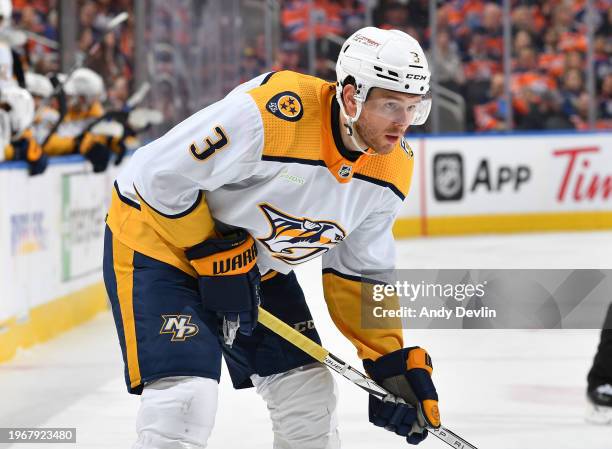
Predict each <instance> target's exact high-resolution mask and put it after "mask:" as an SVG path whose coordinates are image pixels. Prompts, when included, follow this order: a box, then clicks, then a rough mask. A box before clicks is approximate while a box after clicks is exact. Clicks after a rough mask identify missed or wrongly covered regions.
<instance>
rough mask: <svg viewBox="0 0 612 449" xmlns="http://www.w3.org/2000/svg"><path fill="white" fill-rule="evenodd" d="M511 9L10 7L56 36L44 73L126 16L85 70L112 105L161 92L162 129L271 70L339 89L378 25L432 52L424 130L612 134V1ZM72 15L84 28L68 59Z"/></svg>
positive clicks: (42, 0) (32, 62)
mask: <svg viewBox="0 0 612 449" xmlns="http://www.w3.org/2000/svg"><path fill="white" fill-rule="evenodd" d="M71 3H72V4H74V6H75V7H74V9H71V10H67V8H66V5H70V4H71ZM589 3H590V5H591V7H592V10H593V11H594V14H593V18H592V22H591V26H590V27H589V26H588V20H587V18H588V17H589V16H588V14H587V9H588V8H587V6H588V5H589ZM509 4H510V7H509V15H505V14H504V5H503V2H501V1H498V2H495V1H481V0H453V1H444V2H434V1H428V0H404V1H401V0H378V1H370V2H368V1H367V0H278V1H271V0H258V1H246V0H224V1H220V0H163V1H162V0H148V1H146V2H145V1H138V0H72V1H62V0H14V1H13V7H14V10H13V24H14V26H16V27H17V28H20V29H22V30H25V31H28V32H32V33H35V34H36V35H38V36H41V37H43V38H45V39H48V40H49V42H44V41H43V40H42V39H39V38H29V39H28V41H27V44H26V46H25V47H24V48H23V50H22V51H23V52H24V53H23V58H24V59H25V60H26V61H27V64H28V66H29V68H30V70H33V71H36V72H38V73H42V74H48V73H52V72H58V71H62V70H66V64H67V62H66V60H70V57H71V56H74V55H75V54H77V53H79V52H81V53H82V52H85V51H86V49H87V48H88V47H89V46H90V45H91V43H92V42H93V41H94V40H95V39H97V37H98V36H99V34H100V30H102V29H104V27H105V25H106V24H107V23H108V21H109V20H110V19H111V18H112V17H113V16H115V15H116V14H118V13H119V12H121V11H127V12H128V13H130V19H129V20H128V22H127V23H126V24H125V25H124V26H122V27H120V29H119V30H118V31H117V32H115V33H110V34H107V35H106V36H105V37H104V38H103V43H102V46H101V48H100V50H99V51H98V52H97V53H96V54H95V55H93V56H91V57H89V58H88V59H87V61H86V66H87V67H89V68H91V69H92V70H94V71H96V72H97V73H99V74H100V75H101V76H102V78H103V79H104V82H105V86H106V89H107V92H108V94H107V100H106V101H107V103H108V104H109V105H114V106H115V107H118V106H119V105H121V104H123V103H124V102H125V100H126V99H127V97H128V96H129V94H130V93H131V92H133V91H134V90H135V89H136V88H137V87H138V84H139V83H142V82H144V81H149V82H151V83H152V84H153V89H152V90H151V93H150V95H149V97H150V98H149V99H148V100H149V102H150V104H149V105H150V106H152V107H155V108H158V109H159V110H161V111H162V112H163V114H164V118H165V122H166V123H165V125H164V126H166V127H168V126H171V125H172V124H174V123H176V122H178V121H180V120H181V119H183V118H185V117H186V116H187V115H189V114H190V113H192V112H193V111H195V110H197V109H200V108H201V107H203V106H206V105H207V104H209V103H211V102H213V101H215V100H216V99H218V98H220V97H221V96H222V95H223V94H225V93H226V92H228V91H229V90H231V89H232V88H233V87H234V86H235V84H237V83H239V82H241V81H245V80H247V79H250V78H252V77H254V76H257V75H258V74H260V73H263V72H265V71H268V70H282V69H290V70H298V71H301V72H305V73H312V74H314V75H317V76H320V77H323V78H326V79H329V80H333V79H335V72H334V62H335V58H336V55H337V53H338V51H339V48H340V45H341V43H342V40H343V39H344V38H345V37H347V36H348V35H350V34H351V33H352V32H353V31H354V30H356V29H358V28H360V27H362V26H364V25H367V24H373V25H375V26H379V27H383V28H395V29H400V30H403V31H405V32H407V33H409V34H411V35H412V36H413V37H415V38H416V39H418V40H419V41H420V42H421V44H422V45H423V47H424V48H426V49H427V51H428V55H429V63H430V67H431V69H432V71H433V73H434V77H435V78H434V80H435V82H436V89H435V91H434V94H437V97H434V98H435V99H437V100H438V104H437V112H436V113H437V114H438V115H437V119H438V123H437V126H436V127H435V128H434V127H433V126H432V124H431V123H428V124H426V125H425V126H424V127H423V128H422V129H421V131H423V132H430V131H432V130H433V131H440V132H445V131H478V132H485V131H500V130H507V129H509V128H512V129H516V130H543V129H544V130H555V129H578V130H585V129H589V128H599V129H606V128H607V129H610V128H612V37H611V36H612V33H611V29H610V27H611V22H612V7H611V6H612V5H611V3H610V1H609V0H591V1H590V2H587V1H584V0H574V1H567V0H544V1H529V0H526V1H519V0H512V1H510V2H509ZM432 5H434V10H432ZM66 15H72V16H73V17H74V19H75V20H76V23H77V26H76V27H75V28H74V31H73V34H74V38H75V39H74V42H75V44H74V46H73V47H72V48H71V49H70V52H69V54H68V55H66V54H65V53H63V52H64V50H65V48H64V47H65V46H66V45H65V43H66V42H68V39H70V36H62V32H60V30H62V27H61V26H60V23H62V20H66V19H62V17H65V16H66ZM505 18H507V19H508V21H509V23H510V35H509V36H510V39H511V41H510V45H509V49H510V60H509V61H507V60H506V63H504V61H505V59H504V42H505V40H504V19H505ZM590 36H592V37H591V38H589V37H590ZM53 43H56V45H51V44H53ZM506 54H507V53H506ZM508 73H510V77H508V76H507V74H508ZM589 83H591V87H589ZM508 91H509V92H508ZM508 93H510V94H511V95H508ZM589 108H592V111H591V114H593V116H592V117H591V120H589V118H590V117H589V112H590V109H589Z"/></svg>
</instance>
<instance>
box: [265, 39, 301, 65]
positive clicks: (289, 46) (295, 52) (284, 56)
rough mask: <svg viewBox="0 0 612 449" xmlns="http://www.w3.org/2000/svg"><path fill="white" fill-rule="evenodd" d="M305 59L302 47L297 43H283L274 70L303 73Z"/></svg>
mask: <svg viewBox="0 0 612 449" xmlns="http://www.w3.org/2000/svg"><path fill="white" fill-rule="evenodd" d="M304 59H305V58H301V55H300V45H299V44H298V43H297V42H290V41H289V42H283V43H282V44H281V46H280V49H279V51H278V53H277V55H276V62H275V64H274V66H273V67H272V69H273V70H294V71H296V72H303V71H304V66H303V65H302V63H303V62H304Z"/></svg>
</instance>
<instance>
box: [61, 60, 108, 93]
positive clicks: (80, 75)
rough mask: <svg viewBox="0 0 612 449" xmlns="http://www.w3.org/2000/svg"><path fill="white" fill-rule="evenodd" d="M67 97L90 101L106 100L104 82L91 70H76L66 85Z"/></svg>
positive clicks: (83, 68) (84, 68)
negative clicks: (80, 97) (79, 97)
mask: <svg viewBox="0 0 612 449" xmlns="http://www.w3.org/2000/svg"><path fill="white" fill-rule="evenodd" d="M64 92H66V95H71V96H82V97H85V98H87V100H88V101H94V100H96V99H103V98H104V93H105V92H104V81H103V80H102V77H101V76H100V75H98V74H97V73H96V72H94V71H93V70H91V69H88V68H86V67H81V68H80V69H76V70H75V71H74V72H72V74H71V75H70V76H69V77H68V79H67V80H66V83H65V84H64Z"/></svg>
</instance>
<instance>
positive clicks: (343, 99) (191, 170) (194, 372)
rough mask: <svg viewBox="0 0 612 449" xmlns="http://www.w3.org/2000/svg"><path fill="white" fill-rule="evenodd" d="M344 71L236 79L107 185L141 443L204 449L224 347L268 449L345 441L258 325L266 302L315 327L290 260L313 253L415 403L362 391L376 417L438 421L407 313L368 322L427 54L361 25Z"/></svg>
mask: <svg viewBox="0 0 612 449" xmlns="http://www.w3.org/2000/svg"><path fill="white" fill-rule="evenodd" d="M336 70H337V76H338V82H339V83H337V84H336V83H328V82H325V81H323V80H321V79H318V78H314V77H311V76H306V75H301V74H298V73H295V72H290V71H281V72H276V73H268V74H264V75H261V76H259V77H257V78H255V79H253V80H251V81H249V82H247V83H245V84H243V85H241V86H238V87H237V88H236V89H234V90H233V91H232V92H230V94H228V95H227V96H226V97H225V98H224V99H222V100H221V101H219V102H217V103H214V104H212V105H210V106H208V107H207V108H205V109H203V110H201V111H199V112H197V113H195V114H194V115H192V116H191V117H189V118H188V119H186V120H185V121H183V122H182V123H180V124H178V125H177V126H176V127H174V128H173V129H171V130H170V131H169V132H168V133H167V134H165V135H164V136H162V137H161V138H159V139H157V140H155V141H154V142H152V143H150V144H148V145H146V146H145V147H143V148H141V149H139V150H138V151H137V152H136V153H135V154H134V156H133V157H132V158H131V160H130V161H129V163H128V164H127V166H126V168H125V169H124V170H123V171H122V172H121V174H120V175H119V176H118V178H117V179H116V182H115V188H114V191H113V197H112V201H111V207H110V210H109V214H108V217H107V231H106V235H105V256H104V280H105V284H106V288H107V291H108V294H109V297H110V300H111V304H112V308H113V315H114V318H115V322H116V325H117V330H118V335H119V341H120V344H121V348H122V352H123V358H124V362H125V378H126V383H127V387H128V390H129V391H130V392H131V393H134V394H142V400H141V407H140V410H139V412H138V417H137V424H136V426H137V432H138V440H137V442H136V443H135V445H134V448H203V447H206V442H207V439H208V437H209V435H210V432H211V430H212V427H213V424H214V416H215V412H216V408H217V389H218V381H219V377H220V364H221V358H222V357H223V358H225V361H226V363H227V366H228V369H229V372H230V375H231V380H232V383H233V384H234V387H236V388H245V387H251V386H255V387H256V388H257V392H258V393H259V394H260V395H261V396H262V397H263V398H264V400H265V401H266V402H267V404H268V408H269V410H270V415H271V419H272V422H273V431H274V447H275V448H277V449H280V448H296V449H310V448H312V449H314V448H317V449H322V448H337V447H339V446H340V443H339V438H338V430H337V421H336V416H335V408H336V397H337V393H336V387H335V384H334V380H333V379H332V376H331V374H330V373H329V372H328V370H327V369H326V368H325V367H323V366H322V365H320V364H318V363H313V362H314V361H313V359H311V358H310V357H309V356H307V355H306V354H305V353H303V352H301V351H300V350H299V349H297V348H295V347H294V346H292V345H291V344H290V343H288V342H286V341H284V340H282V339H281V338H280V337H278V336H276V335H275V334H273V333H272V332H270V331H269V330H267V329H266V328H264V327H263V326H261V325H259V326H256V323H257V306H258V304H259V303H260V302H261V305H262V306H263V307H264V308H266V309H267V310H268V311H270V312H271V313H273V314H275V315H276V316H278V317H279V318H280V319H282V320H283V321H285V322H287V323H288V324H290V325H292V326H294V325H296V324H297V323H304V322H308V323H311V322H312V317H311V315H310V312H309V310H308V307H307V305H306V302H305V299H304V295H303V293H302V291H301V288H300V286H299V284H298V283H297V280H296V277H295V275H294V274H293V272H292V268H293V267H294V266H295V265H296V264H299V263H302V262H305V261H307V260H310V259H312V258H314V257H319V256H321V257H322V258H323V273H322V280H323V286H324V293H325V300H326V302H327V305H328V309H329V312H330V315H331V317H332V319H333V320H334V322H335V324H336V325H337V327H338V328H339V330H340V331H341V332H342V333H343V334H344V335H345V336H346V337H347V338H348V339H349V340H350V341H351V342H352V343H353V344H354V345H355V347H356V348H357V351H358V355H359V356H360V357H361V358H362V359H363V361H364V366H365V367H366V370H367V372H368V373H369V374H370V376H372V377H373V378H374V379H375V380H377V381H378V382H380V383H382V384H383V385H385V386H386V387H387V388H389V389H390V390H391V391H393V392H394V393H395V394H396V395H397V396H399V397H402V398H404V399H406V400H407V402H409V403H410V404H412V406H407V405H406V404H405V403H402V402H403V401H401V400H396V399H392V398H389V400H388V401H380V400H378V399H377V398H374V397H370V402H369V416H370V421H371V422H372V423H373V424H375V425H377V426H381V427H385V428H386V429H387V430H391V431H393V432H395V433H397V434H398V435H401V436H402V437H403V438H405V439H406V440H407V441H408V442H409V443H412V444H416V443H418V442H420V441H422V440H423V439H424V438H425V437H426V436H427V430H426V427H428V426H433V427H437V426H439V424H440V418H439V413H438V406H437V403H438V402H437V401H438V396H437V393H436V390H435V388H434V385H433V383H432V380H431V372H432V368H431V359H430V358H429V356H428V354H427V353H426V352H425V350H423V349H422V348H419V347H412V348H403V340H402V332H401V329H399V327H400V326H399V323H394V324H397V327H398V328H390V329H362V328H361V325H360V321H361V320H360V310H361V284H362V282H367V281H369V280H367V279H366V278H365V277H363V278H362V273H363V272H365V271H372V270H374V271H377V270H388V269H393V267H394V259H395V250H394V240H393V235H392V225H393V222H394V220H395V217H396V215H397V213H398V211H399V210H400V207H401V206H402V202H403V201H404V199H405V198H406V196H407V195H408V190H409V186H410V178H411V174H412V168H413V154H412V150H411V149H410V147H409V146H408V144H407V143H406V142H405V141H404V138H403V136H404V134H405V132H406V130H407V129H408V127H409V126H410V125H411V124H422V123H424V122H425V120H426V119H427V116H428V114H429V110H430V106H431V103H430V100H429V98H428V96H427V94H428V91H429V79H430V73H429V69H428V65H427V61H426V59H425V55H424V54H423V50H422V49H421V47H420V45H419V44H418V42H417V41H416V40H414V39H413V38H412V37H410V36H409V35H407V34H405V33H403V32H400V31H395V30H393V31H389V30H381V29H377V28H372V27H368V28H364V29H361V30H359V31H357V32H356V33H355V34H353V35H352V36H351V37H350V38H349V39H347V41H346V42H345V44H344V46H343V47H342V50H341V52H340V55H339V59H338V62H337V69H336ZM300 329H301V330H302V332H304V334H305V335H307V336H308V337H310V338H312V339H314V340H316V341H319V337H318V334H317V331H316V328H315V327H314V326H312V325H310V326H300ZM417 410H418V412H417ZM239 425H240V423H239V422H237V428H239Z"/></svg>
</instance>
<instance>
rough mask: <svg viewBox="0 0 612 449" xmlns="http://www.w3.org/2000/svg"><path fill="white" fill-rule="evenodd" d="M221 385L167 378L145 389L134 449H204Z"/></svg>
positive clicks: (188, 378)
mask: <svg viewBox="0 0 612 449" xmlns="http://www.w3.org/2000/svg"><path fill="white" fill-rule="evenodd" d="M217 391H218V384H217V381H216V380H214V379H205V378H202V377H184V376H177V377H166V378H164V379H160V380H157V381H155V382H151V383H150V384H147V385H146V386H145V387H144V390H143V392H142V396H141V403H140V409H139V410H138V416H137V418H136V431H137V433H138V440H137V441H136V443H135V444H134V446H133V447H132V449H203V448H205V447H206V442H207V441H208V437H209V436H210V432H211V431H212V428H213V426H214V424H215V413H216V411H217Z"/></svg>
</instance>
